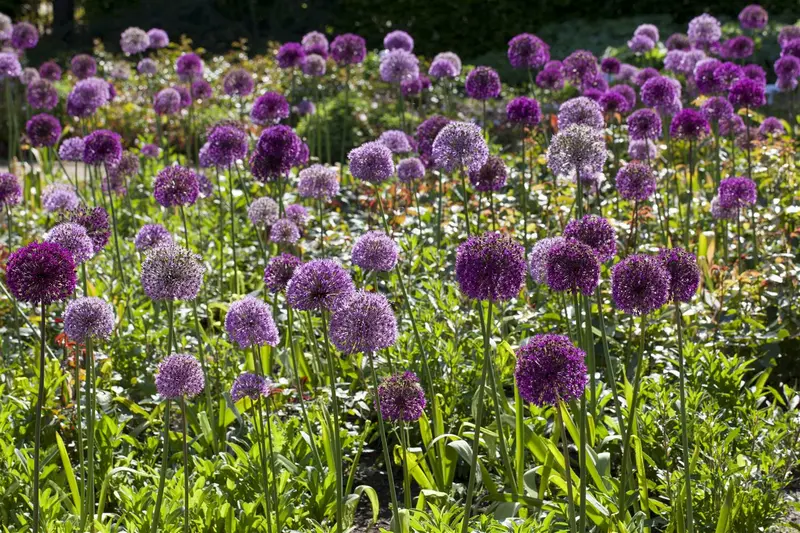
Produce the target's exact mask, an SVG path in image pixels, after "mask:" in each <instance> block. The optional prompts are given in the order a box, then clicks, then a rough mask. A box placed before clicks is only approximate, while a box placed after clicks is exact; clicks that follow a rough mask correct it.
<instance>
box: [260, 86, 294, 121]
mask: <svg viewBox="0 0 800 533" xmlns="http://www.w3.org/2000/svg"><path fill="white" fill-rule="evenodd" d="M288 116H289V103H288V102H287V101H286V98H284V96H283V95H282V94H280V93H276V92H268V93H264V94H262V95H261V96H259V97H258V98H256V101H255V102H253V108H252V109H251V110H250V120H252V121H253V123H254V124H258V125H259V126H266V125H268V124H276V123H278V122H280V121H281V120H283V119H285V118H287V117H288Z"/></svg>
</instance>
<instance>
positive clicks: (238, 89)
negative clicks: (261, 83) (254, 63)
mask: <svg viewBox="0 0 800 533" xmlns="http://www.w3.org/2000/svg"><path fill="white" fill-rule="evenodd" d="M253 87H255V81H254V80H253V75H252V74H250V73H249V72H247V71H246V70H245V69H243V68H234V69H231V70H230V71H228V73H227V74H225V77H224V78H223V79H222V89H223V90H224V91H225V94H227V95H228V96H239V97H244V96H247V95H248V94H250V93H252V92H253Z"/></svg>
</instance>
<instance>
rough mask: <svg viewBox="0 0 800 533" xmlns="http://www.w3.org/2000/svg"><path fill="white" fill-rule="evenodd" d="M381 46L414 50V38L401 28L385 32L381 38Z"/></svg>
mask: <svg viewBox="0 0 800 533" xmlns="http://www.w3.org/2000/svg"><path fill="white" fill-rule="evenodd" d="M383 47H384V48H385V49H387V50H398V49H399V50H405V51H406V52H411V51H413V50H414V39H412V38H411V36H410V35H409V34H408V33H406V32H404V31H402V30H395V31H392V32H389V33H387V34H386V37H384V38H383Z"/></svg>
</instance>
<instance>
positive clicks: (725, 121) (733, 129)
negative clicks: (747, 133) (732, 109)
mask: <svg viewBox="0 0 800 533" xmlns="http://www.w3.org/2000/svg"><path fill="white" fill-rule="evenodd" d="M742 131H744V121H743V120H742V117H740V116H739V115H735V114H734V115H731V116H730V117H728V118H721V119H720V121H719V134H720V135H735V134H737V133H740V132H742Z"/></svg>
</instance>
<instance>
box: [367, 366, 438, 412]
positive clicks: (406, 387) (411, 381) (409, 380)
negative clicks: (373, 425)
mask: <svg viewBox="0 0 800 533" xmlns="http://www.w3.org/2000/svg"><path fill="white" fill-rule="evenodd" d="M377 400H379V402H380V407H381V412H380V415H381V417H382V418H383V419H384V420H391V421H395V422H401V421H402V422H416V421H417V420H419V419H420V418H422V415H423V414H424V412H425V405H426V403H425V391H423V390H422V387H421V386H420V384H419V378H418V377H417V375H416V374H414V373H413V372H409V371H405V372H402V373H399V374H394V375H392V376H389V377H388V378H386V379H384V380H383V382H382V383H381V384H380V385H378V398H377ZM376 403H378V402H377V401H376Z"/></svg>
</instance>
